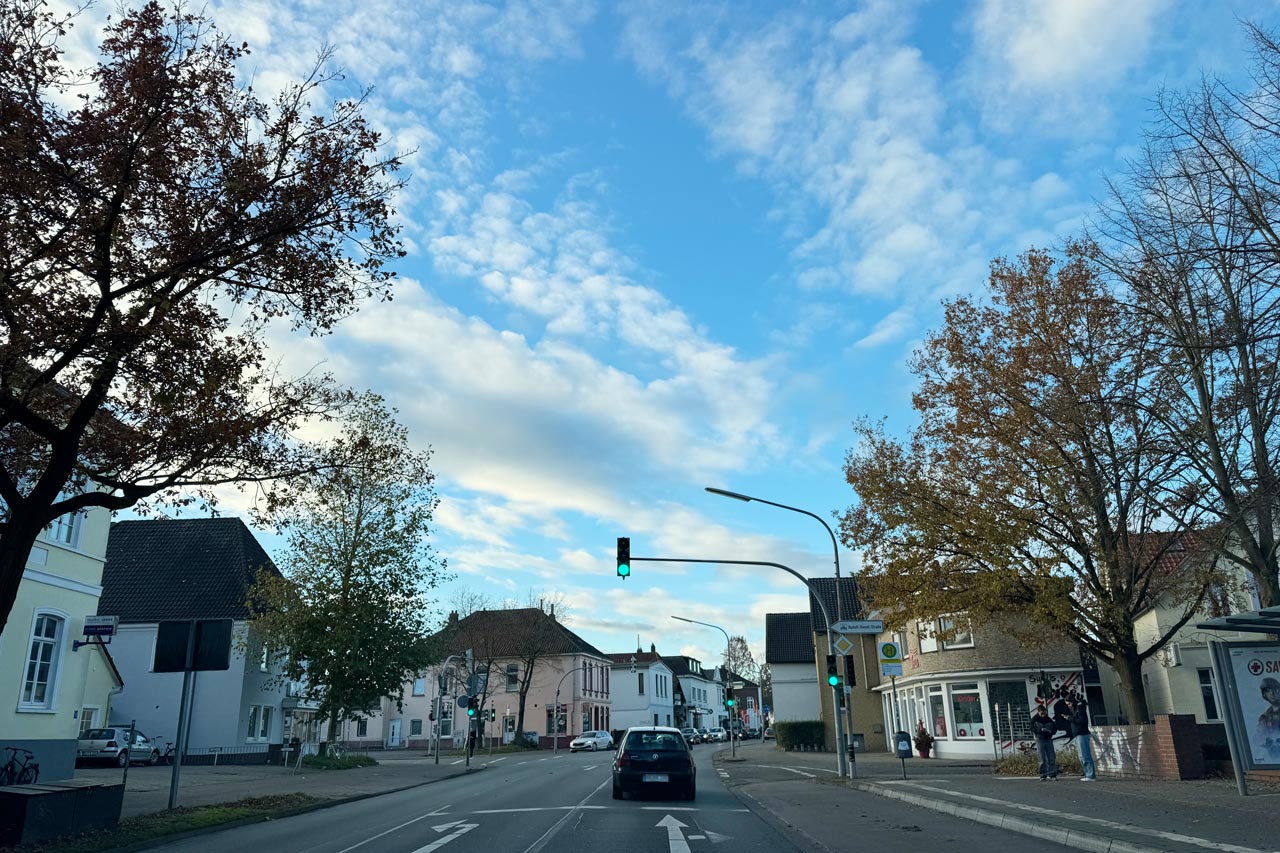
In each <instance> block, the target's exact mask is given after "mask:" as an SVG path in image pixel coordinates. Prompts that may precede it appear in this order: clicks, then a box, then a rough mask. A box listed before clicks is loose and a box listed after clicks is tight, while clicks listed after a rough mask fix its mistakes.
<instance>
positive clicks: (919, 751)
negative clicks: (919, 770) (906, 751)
mask: <svg viewBox="0 0 1280 853" xmlns="http://www.w3.org/2000/svg"><path fill="white" fill-rule="evenodd" d="M916 754H918V755H919V756H920V757H921V758H928V757H929V750H927V749H917V750H916Z"/></svg>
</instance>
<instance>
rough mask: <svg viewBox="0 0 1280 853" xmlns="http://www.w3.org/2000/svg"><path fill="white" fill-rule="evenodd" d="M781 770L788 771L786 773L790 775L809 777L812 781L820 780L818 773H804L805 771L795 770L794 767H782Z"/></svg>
mask: <svg viewBox="0 0 1280 853" xmlns="http://www.w3.org/2000/svg"><path fill="white" fill-rule="evenodd" d="M779 769H780V770H786V771H787V772H789V773H798V774H800V775H801V776H808V777H809V778H810V779H817V778H818V774H816V773H806V772H805V771H803V770H797V769H795V768H794V767H781V768H779Z"/></svg>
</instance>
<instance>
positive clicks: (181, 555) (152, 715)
mask: <svg viewBox="0 0 1280 853" xmlns="http://www.w3.org/2000/svg"><path fill="white" fill-rule="evenodd" d="M260 571H267V572H276V571H277V569H276V568H275V566H274V565H273V564H272V562H271V559H270V558H269V557H268V556H267V553H266V551H264V550H263V548H262V546H261V545H260V544H259V543H258V541H257V540H256V539H255V538H254V536H253V534H252V533H251V532H250V531H249V528H248V527H246V526H245V523H244V522H243V521H241V520H240V519H238V518H189V519H165V520H159V519H157V520H139V521H119V522H116V523H115V524H113V525H112V526H111V540H110V547H109V548H108V550H107V562H106V567H105V569H104V571H103V581H102V586H103V589H102V598H101V600H100V601H99V604H98V612H99V613H100V614H104V615H111V616H117V617H119V620H120V626H119V630H118V632H117V634H116V638H115V640H114V641H113V642H112V650H113V653H114V655H115V658H116V662H117V665H118V666H119V668H120V672H121V673H122V674H123V675H124V679H125V688H124V690H123V691H122V692H121V693H120V695H119V697H118V698H117V700H116V703H115V712H114V714H113V716H114V717H115V720H114V722H127V721H129V720H136V721H137V725H138V728H139V729H141V730H142V731H143V732H145V733H146V734H148V735H150V736H152V737H160V738H163V739H165V740H168V741H173V740H174V739H175V737H176V733H177V730H178V709H179V706H180V698H181V697H180V694H181V690H182V680H183V676H182V673H173V672H155V671H154V669H153V667H154V662H155V653H156V638H157V633H158V629H159V623H160V622H162V621H165V620H185V619H230V620H232V636H233V642H232V650H231V667H230V669H228V670H226V671H211V672H196V673H193V674H192V694H191V695H192V699H191V703H190V709H191V710H190V716H189V717H188V727H187V741H186V747H185V751H186V752H187V753H188V754H190V755H192V756H193V757H195V756H199V755H201V754H210V753H214V752H217V754H218V755H219V756H220V760H221V761H230V760H241V761H257V760H266V756H267V753H268V750H269V746H270V745H272V744H275V745H279V744H281V743H282V742H283V741H284V740H285V739H288V738H292V737H298V738H299V739H300V740H302V741H304V742H308V741H314V740H316V739H318V738H319V737H320V735H321V731H320V726H319V724H318V721H316V720H315V715H314V711H315V709H314V707H313V706H310V705H308V704H307V702H306V700H304V699H301V698H299V696H300V695H301V691H300V690H298V689H297V688H298V687H299V685H291V684H289V683H287V682H286V681H285V680H284V679H283V677H282V675H281V671H280V666H279V659H278V657H276V656H275V655H274V654H273V651H272V650H271V649H269V648H267V647H266V646H265V645H264V644H263V643H262V642H261V641H259V640H257V638H256V637H255V636H254V634H253V631H252V629H251V625H250V622H249V609H248V605H247V603H246V599H247V596H248V592H249V589H250V587H251V586H252V584H253V582H254V579H255V578H256V577H257V574H258V572H260Z"/></svg>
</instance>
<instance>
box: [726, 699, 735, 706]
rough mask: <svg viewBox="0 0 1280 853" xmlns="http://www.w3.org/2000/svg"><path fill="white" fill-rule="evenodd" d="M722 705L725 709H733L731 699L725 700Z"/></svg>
mask: <svg viewBox="0 0 1280 853" xmlns="http://www.w3.org/2000/svg"><path fill="white" fill-rule="evenodd" d="M724 705H725V707H726V708H732V707H733V700H732V699H726V700H725V702H724Z"/></svg>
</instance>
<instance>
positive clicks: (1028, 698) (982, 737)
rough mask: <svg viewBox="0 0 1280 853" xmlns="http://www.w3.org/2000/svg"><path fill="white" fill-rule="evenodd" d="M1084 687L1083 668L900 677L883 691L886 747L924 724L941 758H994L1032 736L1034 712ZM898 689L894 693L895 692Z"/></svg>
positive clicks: (880, 689) (881, 687)
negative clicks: (899, 734) (898, 734)
mask: <svg viewBox="0 0 1280 853" xmlns="http://www.w3.org/2000/svg"><path fill="white" fill-rule="evenodd" d="M1082 687H1083V682H1082V676H1081V672H1080V670H1079V668H1075V669H1070V668H1066V667H1063V668H1058V669H1047V668H1046V669H1044V670H1040V669H1036V670H1029V669H1019V670H988V671H983V672H965V673H957V672H951V673H936V674H930V675H921V676H914V677H909V678H903V679H898V683H897V690H896V691H895V690H894V689H893V688H892V686H891V685H890V684H889V683H885V684H881V685H880V686H879V687H877V688H876V690H878V691H880V693H881V703H882V708H883V714H884V721H885V723H884V729H885V747H886V748H887V749H890V750H892V748H893V743H892V741H893V733H894V732H895V731H905V732H908V733H910V734H912V735H914V734H915V732H916V731H917V730H918V728H919V727H920V726H921V725H923V726H924V729H925V731H927V732H929V733H930V734H931V735H933V737H934V743H933V755H934V757H937V758H966V757H975V756H981V757H985V758H996V757H999V756H1001V755H1004V754H1008V753H1009V752H1012V751H1014V750H1016V749H1017V745H1018V743H1019V742H1022V741H1029V740H1031V737H1032V735H1031V713H1032V709H1033V708H1035V706H1036V705H1038V704H1047V705H1048V706H1049V709H1050V713H1054V711H1055V710H1056V709H1055V705H1056V704H1057V703H1058V702H1060V701H1061V700H1062V698H1063V697H1064V696H1066V695H1067V694H1069V693H1071V692H1081V689H1082ZM895 693H896V698H895Z"/></svg>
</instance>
